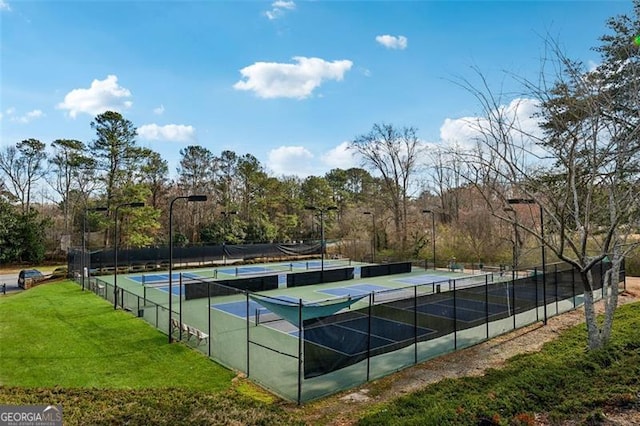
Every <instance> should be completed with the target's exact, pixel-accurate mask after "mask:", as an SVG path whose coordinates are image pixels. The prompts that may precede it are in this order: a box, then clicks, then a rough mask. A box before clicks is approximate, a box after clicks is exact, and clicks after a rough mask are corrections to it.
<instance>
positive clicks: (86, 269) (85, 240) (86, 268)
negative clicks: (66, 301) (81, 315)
mask: <svg viewBox="0 0 640 426" xmlns="http://www.w3.org/2000/svg"><path fill="white" fill-rule="evenodd" d="M106 211H107V208H106V207H87V208H86V209H84V214H83V216H82V291H84V289H85V277H90V276H91V249H89V262H87V255H86V251H87V247H88V246H89V236H88V235H87V213H88V212H106Z"/></svg>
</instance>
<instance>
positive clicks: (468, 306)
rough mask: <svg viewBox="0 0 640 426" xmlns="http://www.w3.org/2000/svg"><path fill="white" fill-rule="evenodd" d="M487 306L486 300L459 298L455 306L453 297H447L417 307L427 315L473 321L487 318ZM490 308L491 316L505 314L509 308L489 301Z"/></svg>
mask: <svg viewBox="0 0 640 426" xmlns="http://www.w3.org/2000/svg"><path fill="white" fill-rule="evenodd" d="M486 306H487V305H485V303H484V302H481V301H478V300H468V299H458V300H456V304H455V308H454V304H453V299H445V300H440V301H437V302H431V303H425V304H423V305H418V306H417V307H416V309H417V310H418V312H420V313H423V314H427V315H434V316H437V317H441V318H449V319H452V320H453V319H454V318H457V319H458V320H461V321H464V322H473V321H478V320H482V319H485V318H486V316H487V307H486ZM488 309H489V311H488V313H489V316H492V315H500V314H504V313H506V312H507V310H508V309H507V306H505V305H500V304H496V303H489V304H488Z"/></svg>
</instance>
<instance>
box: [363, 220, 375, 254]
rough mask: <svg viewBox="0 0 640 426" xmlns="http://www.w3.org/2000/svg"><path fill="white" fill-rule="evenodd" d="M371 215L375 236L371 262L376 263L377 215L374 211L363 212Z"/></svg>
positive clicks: (372, 244)
mask: <svg viewBox="0 0 640 426" xmlns="http://www.w3.org/2000/svg"><path fill="white" fill-rule="evenodd" d="M362 214H368V215H371V224H372V230H373V231H372V232H373V238H372V239H371V263H376V215H375V214H374V213H373V212H362Z"/></svg>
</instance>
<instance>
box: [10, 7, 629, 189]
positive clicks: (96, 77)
mask: <svg viewBox="0 0 640 426" xmlns="http://www.w3.org/2000/svg"><path fill="white" fill-rule="evenodd" d="M631 10H632V5H631V2H630V1H586V2H579V1H532V2H526V1H475V2H463V1H388V2H387V1H305V2H303V1H276V2H262V1H116V0H113V1H12V0H0V36H1V38H0V55H1V56H0V61H1V62H0V114H1V115H0V149H1V148H3V147H6V146H8V145H13V144H15V143H17V142H19V141H21V140H23V139H27V138H36V139H39V140H41V141H42V142H45V143H50V142H52V141H53V140H55V139H59V138H66V139H78V140H82V141H85V142H90V141H91V140H93V139H94V137H95V133H94V132H93V131H92V129H91V127H90V122H91V121H92V119H93V118H94V117H95V116H96V115H97V114H99V113H100V112H103V111H105V110H107V109H112V110H117V111H119V112H121V113H122V114H123V115H124V116H125V117H126V118H127V119H129V120H131V121H132V122H133V123H134V125H135V126H136V127H138V132H139V136H138V139H137V140H138V143H139V145H141V146H145V147H149V148H152V149H153V150H155V151H158V152H159V153H160V154H161V155H162V157H163V158H164V159H166V160H168V162H169V167H170V170H171V172H172V173H175V168H176V166H177V164H178V161H179V158H180V155H179V152H180V149H182V148H184V147H186V146H188V145H202V146H204V147H206V148H208V149H209V150H211V151H212V152H213V153H214V154H216V155H218V154H220V152H221V151H222V150H227V149H228V150H232V151H235V152H236V153H237V154H239V155H243V154H245V153H250V154H253V155H254V156H256V157H257V158H258V159H259V160H260V162H261V163H262V164H263V166H265V168H266V169H267V171H269V172H270V173H271V174H273V175H276V176H280V175H292V174H297V175H299V176H301V177H306V176H308V175H323V174H324V173H326V172H327V171H329V170H331V169H332V168H336V167H340V168H348V167H352V166H358V165H359V164H358V161H357V159H355V158H354V157H352V155H351V153H350V152H347V151H345V146H346V143H347V142H348V141H350V140H352V139H353V138H355V137H356V136H358V135H361V134H365V133H367V132H368V131H369V130H370V129H371V127H372V126H373V124H374V123H382V122H384V123H391V124H393V125H395V126H398V127H401V126H414V127H416V128H417V129H418V136H419V137H420V138H421V139H422V140H423V141H424V142H425V144H427V145H429V144H438V143H447V142H448V141H449V142H450V141H451V140H455V139H463V138H464V137H465V130H464V126H462V125H460V123H461V121H462V120H463V119H464V117H470V116H473V115H474V114H477V113H478V112H479V107H478V105H477V103H476V102H475V100H474V99H473V97H472V96H471V95H470V94H468V93H467V92H465V91H464V90H462V89H461V88H459V87H458V86H456V85H455V84H453V83H452V82H451V81H450V80H452V79H455V78H459V77H462V78H470V79H473V77H474V74H473V71H472V69H471V67H474V66H475V67H477V68H479V69H480V70H481V71H482V72H483V73H484V74H486V75H487V77H488V78H489V81H490V83H491V84H492V85H493V86H494V88H495V89H496V90H497V89H499V88H500V87H501V86H503V88H504V89H505V90H507V91H515V90H516V86H515V85H514V84H513V83H512V82H511V80H510V79H509V78H505V76H504V73H503V72H504V71H507V72H509V73H513V74H515V75H517V76H520V77H523V78H527V77H528V78H535V76H536V75H537V73H538V72H539V69H540V58H541V57H542V56H543V54H544V43H543V38H544V37H546V36H547V35H550V36H551V37H553V38H557V39H558V40H559V42H560V44H561V45H562V46H563V48H564V50H565V53H566V54H567V55H568V56H570V57H573V58H576V59H580V60H582V61H584V62H585V63H586V64H595V63H597V62H598V60H599V58H598V54H597V53H596V52H593V51H591V50H590V48H591V47H593V46H596V45H598V37H599V36H601V35H602V34H604V33H605V32H606V31H607V30H606V27H605V21H606V20H607V18H609V17H611V16H615V15H618V14H621V13H630V12H631ZM514 97H517V96H516V95H515V94H514Z"/></svg>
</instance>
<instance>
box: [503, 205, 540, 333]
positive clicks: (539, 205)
mask: <svg viewBox="0 0 640 426" xmlns="http://www.w3.org/2000/svg"><path fill="white" fill-rule="evenodd" d="M507 203H509V204H538V207H539V208H540V241H541V243H542V244H541V245H542V299H543V302H542V303H543V304H544V305H543V306H544V324H547V264H546V261H545V258H546V256H545V242H544V216H543V215H544V211H543V209H542V206H541V205H540V204H539V203H536V201H535V200H533V199H531V198H509V199H508V200H507Z"/></svg>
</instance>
